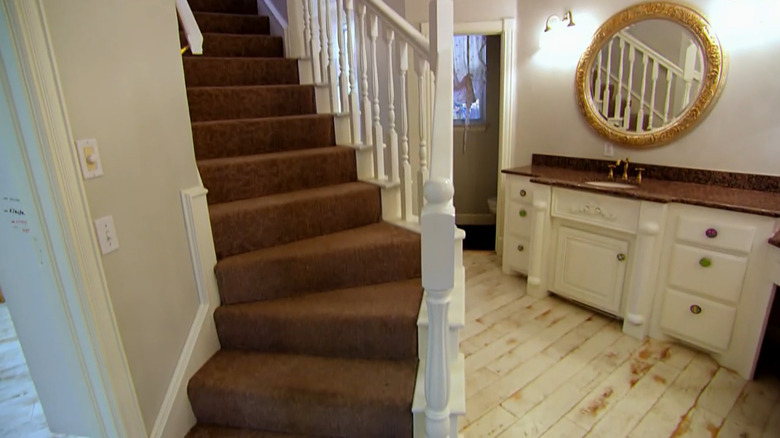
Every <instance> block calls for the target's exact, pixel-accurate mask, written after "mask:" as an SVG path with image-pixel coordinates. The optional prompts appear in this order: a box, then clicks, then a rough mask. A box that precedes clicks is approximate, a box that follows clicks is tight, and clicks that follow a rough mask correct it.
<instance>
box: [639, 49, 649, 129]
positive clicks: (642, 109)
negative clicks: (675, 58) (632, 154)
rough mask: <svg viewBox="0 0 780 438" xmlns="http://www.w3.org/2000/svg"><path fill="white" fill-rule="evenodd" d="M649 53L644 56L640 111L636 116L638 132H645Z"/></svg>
mask: <svg viewBox="0 0 780 438" xmlns="http://www.w3.org/2000/svg"><path fill="white" fill-rule="evenodd" d="M647 61H648V56H647V53H643V55H642V88H641V89H640V92H639V111H637V114H636V132H642V131H644V130H645V126H644V125H645V124H644V120H645V105H646V103H645V93H646V92H647Z"/></svg>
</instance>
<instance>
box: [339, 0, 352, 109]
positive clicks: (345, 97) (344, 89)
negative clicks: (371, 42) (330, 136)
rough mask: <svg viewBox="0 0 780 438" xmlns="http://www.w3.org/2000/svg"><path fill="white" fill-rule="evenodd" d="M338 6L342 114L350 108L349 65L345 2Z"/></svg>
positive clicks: (340, 2)
mask: <svg viewBox="0 0 780 438" xmlns="http://www.w3.org/2000/svg"><path fill="white" fill-rule="evenodd" d="M336 4H337V5H338V6H337V8H336V13H337V15H338V20H337V21H336V22H337V26H338V29H337V33H338V39H337V40H336V41H338V44H339V47H338V49H339V58H340V67H341V69H340V74H339V95H340V97H341V105H340V106H341V112H345V111H347V109H348V108H349V63H348V62H347V44H346V41H344V24H345V23H344V19H345V17H344V2H342V1H341V0H336Z"/></svg>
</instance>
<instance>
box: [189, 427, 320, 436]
mask: <svg viewBox="0 0 780 438" xmlns="http://www.w3.org/2000/svg"><path fill="white" fill-rule="evenodd" d="M184 438H315V437H314V435H298V434H296V435H291V434H289V433H278V432H265V431H262V430H251V429H236V428H233V427H220V426H203V425H196V426H195V427H193V428H192V429H190V431H189V432H187V435H185V436H184Z"/></svg>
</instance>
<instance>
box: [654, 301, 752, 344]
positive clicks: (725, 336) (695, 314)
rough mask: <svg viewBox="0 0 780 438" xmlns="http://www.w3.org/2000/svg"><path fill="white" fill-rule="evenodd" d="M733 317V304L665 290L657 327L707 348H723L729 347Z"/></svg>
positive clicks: (734, 315) (735, 313) (735, 314)
mask: <svg viewBox="0 0 780 438" xmlns="http://www.w3.org/2000/svg"><path fill="white" fill-rule="evenodd" d="M736 316H737V309H736V308H734V307H731V306H727V305H724V304H720V303H716V302H714V301H710V300H708V299H706V298H701V297H697V296H694V295H690V294H686V293H683V292H678V291H676V290H671V289H668V290H667V291H666V297H665V298H664V306H663V310H662V313H661V328H663V329H664V330H665V331H667V332H668V333H670V334H672V335H674V336H676V337H679V338H680V339H683V340H687V341H689V342H692V343H694V344H696V345H698V346H700V347H702V348H705V349H707V350H716V351H724V350H726V349H728V347H729V342H730V341H731V331H732V329H733V327H734V319H735V318H736Z"/></svg>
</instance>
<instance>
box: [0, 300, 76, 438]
mask: <svg viewBox="0 0 780 438" xmlns="http://www.w3.org/2000/svg"><path fill="white" fill-rule="evenodd" d="M0 437H9V438H10V437H14V438H16V437H19V438H21V437H24V438H49V437H58V438H66V437H68V435H58V434H53V433H51V432H49V427H48V426H47V424H46V417H45V416H44V414H43V410H42V409H41V404H40V403H39V402H38V394H36V392H35V386H34V385H33V382H32V379H31V378H30V371H29V370H28V369H27V362H25V360H24V355H23V354H22V347H21V345H19V339H18V338H17V337H16V331H15V330H14V326H13V323H12V322H11V315H10V313H9V312H8V305H6V304H0Z"/></svg>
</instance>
